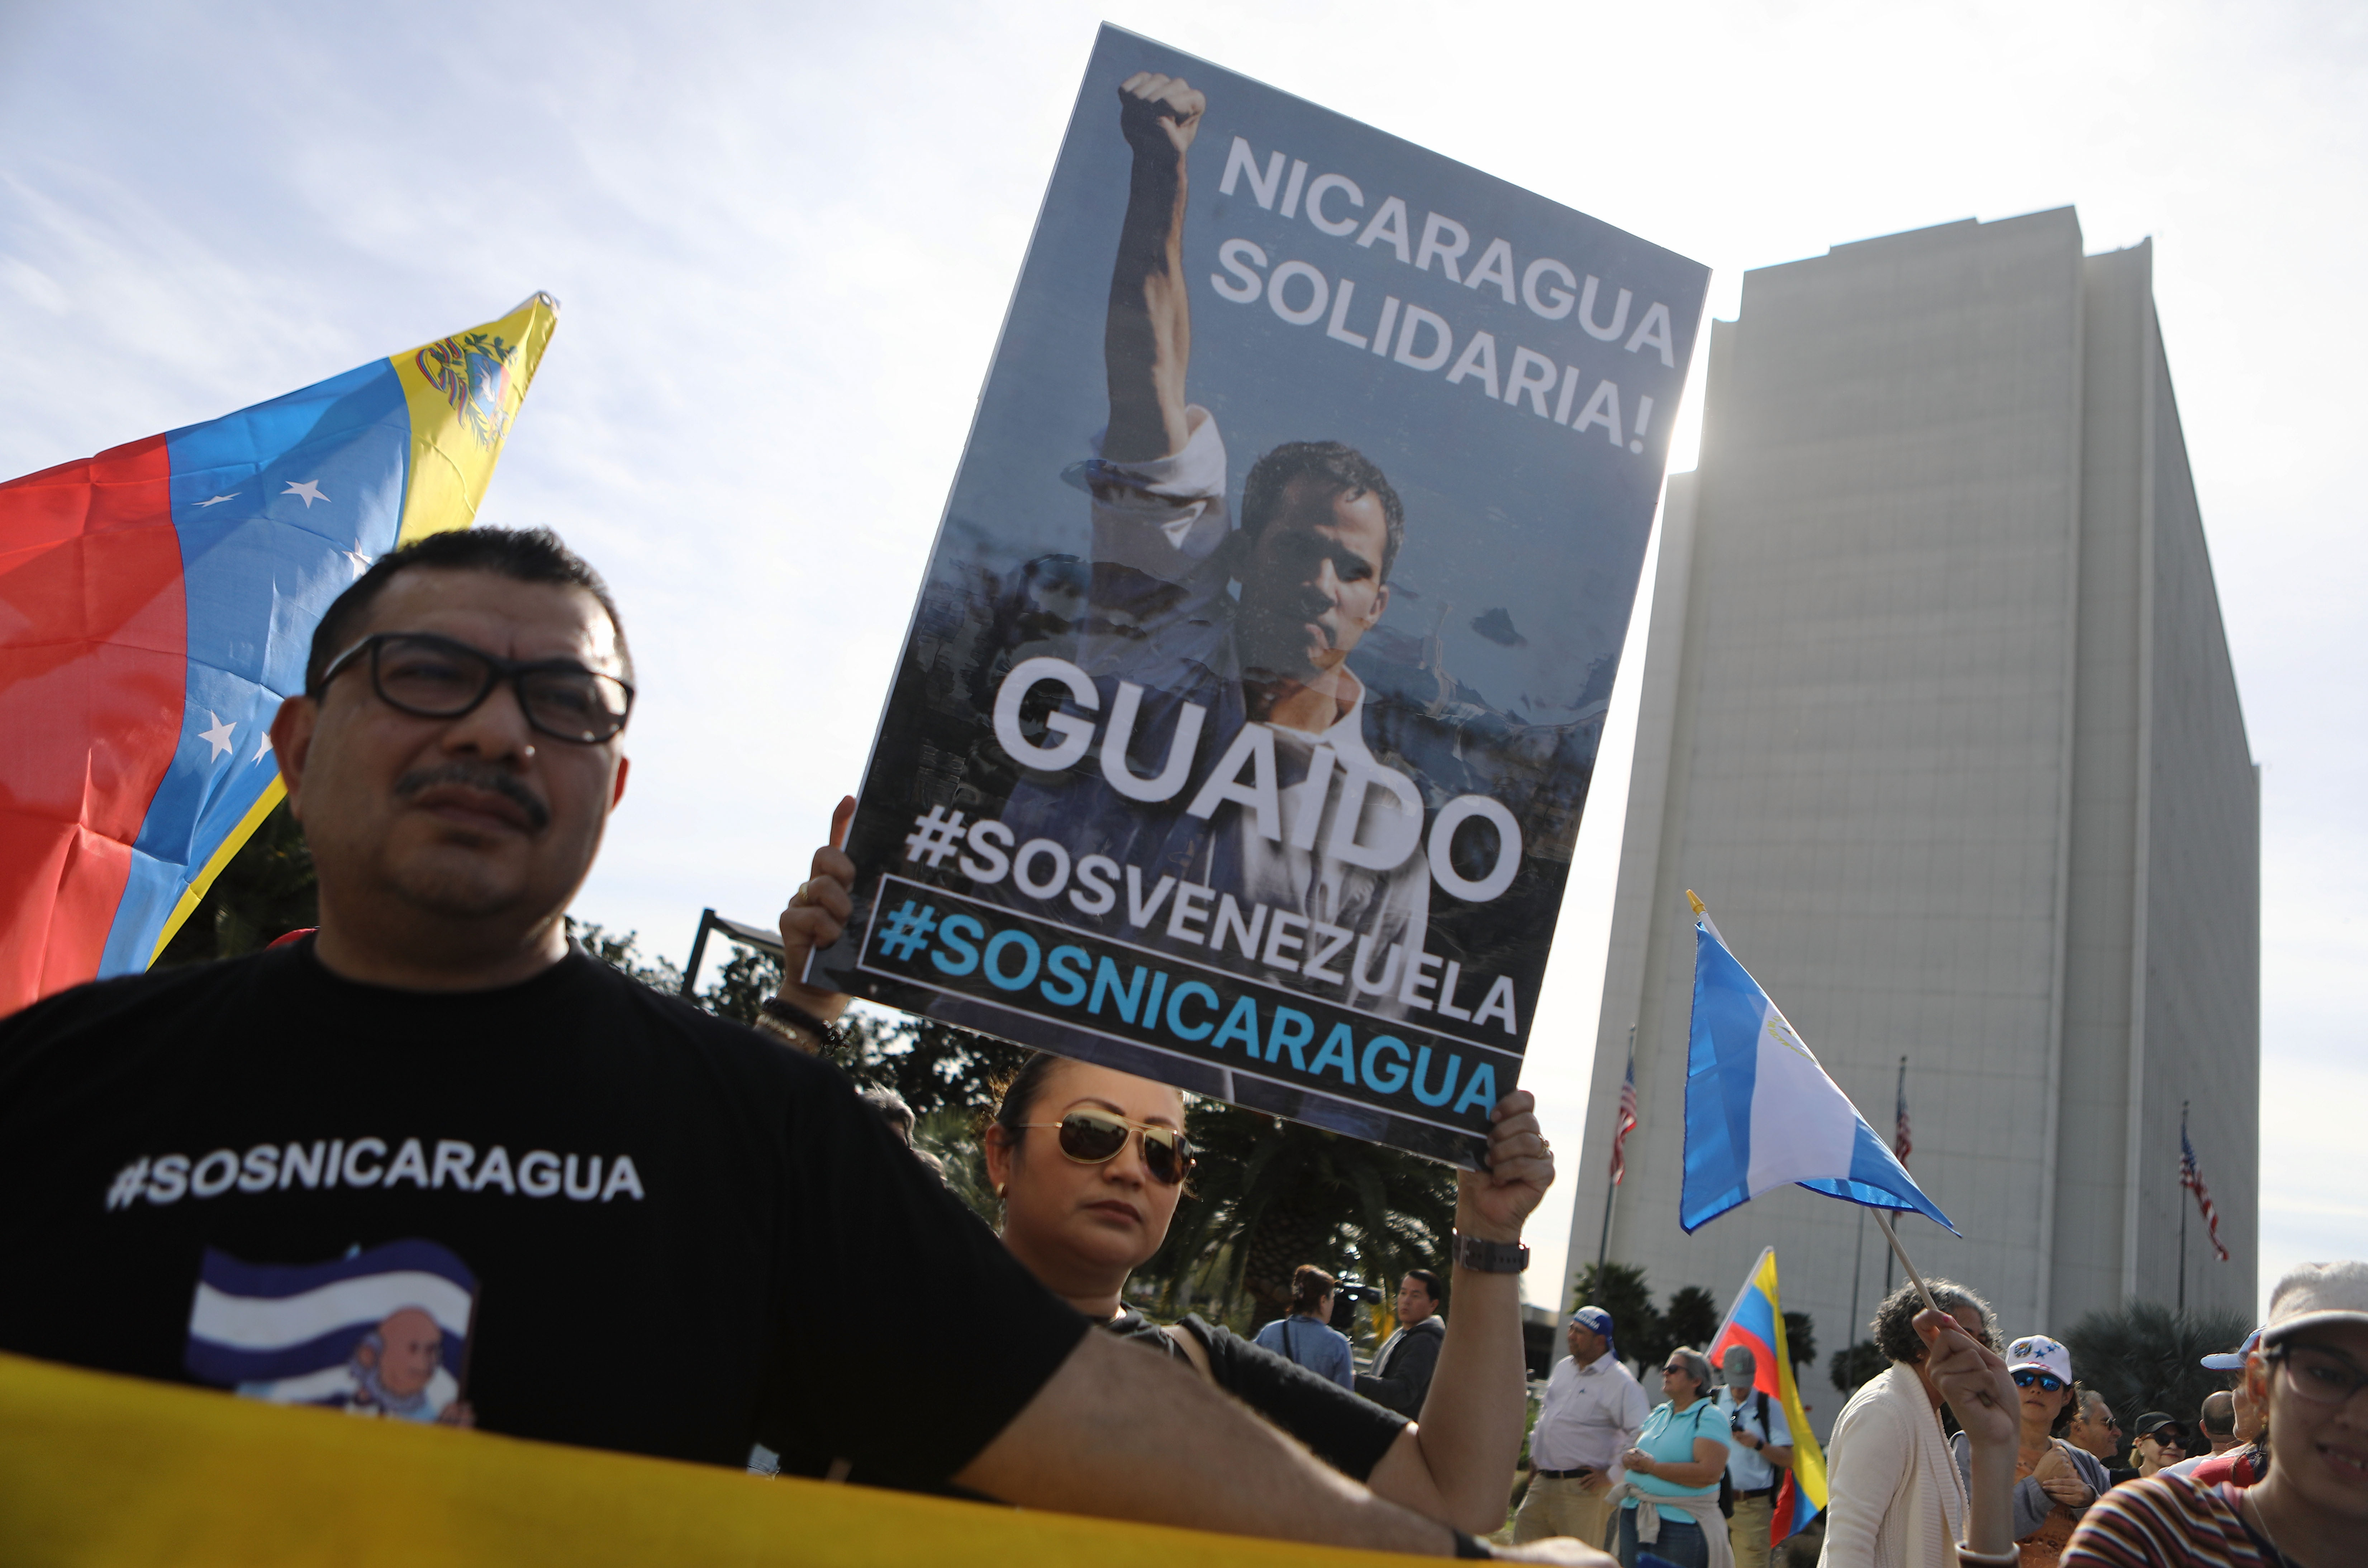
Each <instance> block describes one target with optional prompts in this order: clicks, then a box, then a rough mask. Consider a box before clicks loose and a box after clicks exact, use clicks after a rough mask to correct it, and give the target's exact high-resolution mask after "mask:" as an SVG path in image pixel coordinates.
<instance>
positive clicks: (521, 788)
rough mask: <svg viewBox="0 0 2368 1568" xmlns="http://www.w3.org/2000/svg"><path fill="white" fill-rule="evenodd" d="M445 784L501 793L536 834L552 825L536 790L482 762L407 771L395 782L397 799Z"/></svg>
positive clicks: (401, 799) (455, 763) (549, 809)
mask: <svg viewBox="0 0 2368 1568" xmlns="http://www.w3.org/2000/svg"><path fill="white" fill-rule="evenodd" d="M445 784H458V785H460V786H461V788H462V789H465V790H484V792H485V793H486V794H489V795H499V796H500V797H501V798H502V799H503V800H505V801H508V802H509V803H510V804H512V805H514V806H516V807H517V808H518V810H519V811H521V812H525V813H526V820H527V825H528V826H529V827H531V828H532V829H533V830H534V831H535V832H537V833H541V831H542V830H543V829H544V828H546V827H549V826H550V825H551V808H550V807H549V806H546V805H544V804H543V803H542V801H541V800H539V799H537V798H536V796H535V793H534V791H533V790H529V789H528V788H527V787H526V786H525V785H523V784H521V783H519V782H518V778H516V777H515V776H514V775H512V774H510V773H508V772H506V771H505V770H503V769H501V768H498V767H491V766H489V765H487V764H485V763H481V762H448V763H446V764H444V766H442V767H422V768H419V769H417V770H416V771H414V772H410V773H406V774H404V776H403V777H402V778H398V779H396V780H395V781H394V798H395V799H396V800H398V801H408V800H410V799H411V798H412V797H413V796H415V795H417V794H420V793H422V792H423V791H425V790H433V789H436V788H438V786H440V785H445Z"/></svg>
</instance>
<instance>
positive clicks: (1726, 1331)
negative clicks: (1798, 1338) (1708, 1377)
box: [1710, 1247, 1826, 1546]
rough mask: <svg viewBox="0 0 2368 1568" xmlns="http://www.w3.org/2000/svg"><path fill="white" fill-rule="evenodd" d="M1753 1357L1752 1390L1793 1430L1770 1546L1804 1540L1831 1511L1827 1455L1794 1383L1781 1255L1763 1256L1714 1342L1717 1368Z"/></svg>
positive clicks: (1769, 1253)
mask: <svg viewBox="0 0 2368 1568" xmlns="http://www.w3.org/2000/svg"><path fill="white" fill-rule="evenodd" d="M1735 1345H1740V1346H1743V1347H1744V1348H1745V1349H1746V1350H1748V1351H1750V1352H1751V1360H1752V1364H1753V1365H1754V1366H1755V1367H1756V1368H1757V1369H1758V1371H1757V1373H1756V1374H1755V1375H1754V1376H1753V1378H1752V1386H1753V1387H1754V1388H1756V1389H1758V1390H1759V1392H1762V1393H1765V1394H1766V1395H1767V1396H1768V1397H1769V1398H1770V1399H1772V1400H1774V1401H1776V1402H1777V1403H1779V1404H1781V1405H1782V1406H1783V1408H1784V1422H1785V1425H1787V1426H1790V1427H1792V1428H1793V1463H1792V1465H1791V1467H1790V1468H1789V1469H1787V1470H1786V1471H1784V1484H1783V1486H1782V1489H1781V1490H1780V1491H1778V1492H1777V1494H1776V1513H1775V1517H1774V1518H1773V1519H1772V1520H1770V1524H1769V1527H1768V1528H1769V1534H1768V1543H1769V1544H1770V1546H1773V1545H1775V1544H1776V1543H1777V1542H1778V1541H1781V1540H1787V1539H1788V1538H1790V1537H1792V1536H1794V1535H1797V1534H1799V1533H1800V1532H1801V1531H1802V1530H1804V1529H1806V1528H1808V1525H1809V1521H1810V1520H1812V1519H1814V1518H1816V1517H1817V1516H1818V1515H1819V1514H1821V1513H1823V1512H1824V1511H1825V1506H1826V1454H1825V1450H1824V1449H1820V1448H1818V1447H1817V1437H1816V1433H1814V1432H1812V1431H1810V1430H1809V1416H1808V1413H1807V1412H1806V1411H1804V1410H1803V1409H1802V1408H1801V1391H1800V1388H1799V1387H1798V1385H1796V1384H1795V1383H1794V1382H1793V1358H1792V1355H1791V1346H1788V1345H1786V1344H1785V1342H1784V1299H1783V1296H1782V1292H1780V1291H1779V1290H1777V1288H1776V1249H1775V1248H1774V1247H1769V1248H1767V1249H1766V1250H1765V1251H1763V1252H1761V1253H1760V1255H1759V1262H1758V1263H1756V1264H1754V1265H1752V1267H1751V1274H1750V1277H1749V1278H1747V1279H1745V1280H1744V1282H1743V1289H1742V1290H1740V1291H1739V1292H1737V1293H1736V1298H1735V1305H1733V1306H1731V1307H1729V1308H1727V1310H1726V1321H1725V1323H1723V1324H1719V1327H1718V1334H1717V1335H1716V1336H1715V1337H1713V1339H1712V1340H1711V1342H1710V1359H1711V1365H1712V1366H1713V1367H1714V1366H1717V1365H1718V1364H1719V1362H1720V1360H1721V1359H1722V1358H1725V1355H1726V1352H1727V1347H1728V1346H1735Z"/></svg>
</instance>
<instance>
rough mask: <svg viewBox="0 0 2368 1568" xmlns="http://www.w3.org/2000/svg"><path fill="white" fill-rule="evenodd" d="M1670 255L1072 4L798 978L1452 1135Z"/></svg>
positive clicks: (1558, 749)
mask: <svg viewBox="0 0 2368 1568" xmlns="http://www.w3.org/2000/svg"><path fill="white" fill-rule="evenodd" d="M1589 144H1590V143H1589V140H1588V138H1587V137H1585V136H1582V135H1578V134H1577V133H1576V132H1575V133H1574V142H1573V146H1572V149H1571V152H1572V153H1573V155H1574V156H1575V157H1579V158H1580V163H1579V165H1578V167H1579V169H1580V172H1581V174H1582V176H1583V172H1584V166H1585V165H1584V157H1583V153H1584V149H1585V147H1586V146H1588V145H1589ZM1641 145H1642V146H1643V147H1645V148H1647V149H1648V148H1649V139H1647V140H1646V141H1645V142H1644V143H1642V144H1641ZM1623 155H1629V154H1623ZM1707 282H1708V272H1707V270H1706V269H1705V268H1703V267H1700V266H1698V265H1697V264H1695V263H1692V262H1690V261H1687V260H1685V259H1684V258H1682V257H1679V256H1675V255H1672V254H1671V253H1670V252H1668V251H1666V250H1663V249H1661V248H1659V247H1658V246H1656V245H1652V244H1647V243H1645V241H1642V240H1639V239H1636V238H1635V237H1634V236H1632V235H1629V234H1626V233H1622V232H1621V231H1619V230H1616V229H1614V228H1611V226H1609V225H1608V224H1605V223H1601V222H1597V221H1596V220H1594V219H1591V218H1588V217H1586V216H1585V215H1583V214H1581V213H1578V212H1576V211H1573V210H1570V209H1568V208H1566V207H1563V206H1561V205H1558V204H1557V203H1554V202H1552V201H1549V200H1547V199H1544V198H1542V197H1539V196H1536V195H1533V194H1531V193H1530V192H1528V191H1525V190H1522V189H1520V188H1519V187H1514V186H1511V185H1508V184H1507V183H1505V182H1504V181H1501V180H1497V179H1495V178H1492V177H1490V176H1486V175H1483V174H1480V173H1478V172H1477V171H1475V170H1473V169H1470V168H1467V167H1465V166H1463V165H1459V164H1456V163H1453V162H1452V161H1450V160H1448V159H1446V158H1442V157H1440V156H1438V155H1436V154H1434V153H1428V152H1425V151H1424V150H1422V149H1421V148H1418V147H1415V146H1413V145H1411V144H1409V143H1407V142H1403V141H1400V140H1398V139H1397V138H1395V137H1392V136H1389V135H1386V134H1384V133H1383V132H1381V131H1375V130H1372V128H1370V127H1367V126H1363V125H1360V124H1358V123H1356V122H1355V121H1352V120H1349V119H1344V118H1342V117H1341V116H1338V115H1336V114H1332V113H1328V112H1326V110H1323V109H1320V108H1315V106H1313V105H1311V104H1307V103H1305V102H1303V101H1301V100H1299V99H1296V98H1293V97H1289V96H1288V95H1285V94H1282V93H1279V92H1276V91H1274V90H1273V89H1271V88H1269V87H1264V86H1261V85H1258V84H1257V83H1254V82H1250V81H1247V80H1245V79H1244V78H1242V77H1239V76H1236V75H1234V74H1231V73H1229V72H1225V71H1223V70H1220V69H1218V68H1216V67H1214V66H1212V65H1210V64H1208V63H1207V62H1203V61H1201V60H1197V59H1194V58H1191V57H1190V56H1186V55H1182V54H1179V53H1178V52H1177V51H1173V50H1168V49H1165V48H1162V47H1161V46H1159V45H1156V44H1154V43H1152V42H1149V41H1148V40H1144V39H1141V38H1137V37H1135V36H1133V35H1132V34H1129V33H1125V32H1122V31H1120V30H1119V29H1116V28H1107V27H1106V28H1103V29H1102V30H1101V33H1100V35H1099V40H1097V43H1096V46H1095V49H1094V51H1093V56H1092V60H1091V62H1090V63H1089V64H1088V66H1087V73H1086V80H1085V84H1084V85H1083V87H1082V89H1081V90H1080V92H1079V95H1078V99H1077V104H1076V110H1075V112H1074V115H1073V117H1072V119H1071V121H1070V126H1069V131H1068V135H1067V138H1066V140H1065V141H1064V143H1063V146H1062V149H1061V154H1060V158H1059V162H1058V164H1057V165H1056V167H1055V170H1054V173H1053V182H1052V187H1051V190H1050V192H1049V194H1048V196H1047V198H1046V200H1045V204H1044V208H1043V211H1042V217H1041V219H1040V221H1039V223H1038V226H1037V230H1036V233H1035V237H1034V240H1033V242H1032V243H1031V244H1030V250H1029V253H1028V258H1027V262H1026V265H1025V267H1024V268H1023V270H1022V273H1021V276H1020V279H1019V288H1018V290H1017V293H1016V295H1015V297H1014V300H1013V302H1012V306H1011V311H1010V314H1009V316H1008V320H1007V323H1006V325H1005V328H1004V333H1003V337H1002V340H1001V342H1000V344H999V345H998V347H997V348H996V355H995V358H994V361H993V364H992V366H991V368H990V370H989V373H988V377H987V383H986V390H985V394H984V395H983V397H982V399H981V402H980V405H979V409H978V414H977V417H976V423H975V425H974V426H973V430H972V434H971V439H970V443H969V446H968V448H967V449H966V450H965V451H964V454H963V457H962V466H961V469H960V471H959V473H958V475H957V477H956V479H955V482H954V485H953V489H952V493H951V497H950V500H949V503H948V506H947V509H946V513H945V516H944V518H943V521H942V523H941V525H940V528H939V535H938V539H937V543H936V547H935V550H934V551H933V553H932V555H931V558H930V561H929V565H928V574H927V577H926V580H925V582H924V584H923V586H922V589H921V594H920V598H919V602H918V605H917V607H916V610H915V613H914V618H913V621H912V624H911V630H910V631H909V633H908V636H907V638H906V642H905V649H904V653H903V656H902V658H901V661H900V663H899V665H898V668H897V671H896V676H895V683H894V689H893V692H892V694H891V697H890V700H889V703H888V707H887V710H886V712H885V714H884V715H883V719H882V725H881V730H880V733H879V736H878V738H877V740H876V742H875V744H874V748H873V752H872V756H871V765H870V767H869V768H868V770H867V772H866V775H865V778H864V785H863V790H862V793H861V796H860V809H859V812H858V813H857V818H856V823H855V826H854V829H853V831H852V834H851V836H850V841H849V845H848V848H849V852H850V853H851V854H852V855H853V856H854V858H855V860H856V863H857V866H858V868H859V871H860V877H859V881H858V886H857V893H856V917H855V919H854V921H853V922H852V923H851V924H850V926H849V927H848V935H847V936H846V937H845V938H844V939H843V940H842V941H841V942H839V943H838V944H837V946H836V947H834V948H832V949H829V950H827V951H825V952H823V953H819V954H817V955H816V956H815V958H814V960H813V962H812V964H811V966H810V968H809V970H808V974H809V976H810V977H811V978H813V979H814V980H815V981H816V982H817V983H828V984H830V985H833V986H835V987H838V988H841V989H844V990H847V991H849V992H852V993H854V994H859V995H865V996H870V997H872V998H875V999H877V1000H881V1001H884V1002H888V1003H892V1004H894V1005H895V1006H901V1007H905V1008H909V1009H912V1010H915V1011H917V1012H923V1013H927V1014H930V1015H933V1016H936V1017H941V1018H944V1019H946V1020H947V1021H950V1022H953V1023H959V1024H962V1025H967V1026H969V1027H972V1028H979V1029H983V1030H985V1031H987V1032H989V1033H992V1034H996V1035H999V1036H1002V1037H1004V1038H1006V1039H1009V1040H1019V1041H1021V1042H1023V1043H1027V1044H1031V1045H1036V1046H1040V1047H1043V1048H1046V1049H1049V1050H1053V1051H1060V1052H1062V1053H1064V1054H1067V1055H1072V1056H1076V1057H1082V1058H1085V1059H1087V1060H1091V1061H1096V1062H1103V1063H1105V1064H1108V1065H1110V1066H1114V1067H1119V1068H1122V1069H1124V1070H1126V1071H1129V1072H1134V1073H1140V1074H1146V1075H1148V1076H1152V1077H1156V1078H1160V1079H1164V1080H1166V1081H1168V1082H1171V1083H1175V1084H1177V1085H1180V1086H1182V1087H1185V1088H1187V1089H1190V1090H1193V1091H1196V1092H1200V1093H1205V1094H1211V1095H1214V1096H1220V1097H1222V1098H1224V1099H1227V1100H1230V1101H1233V1102H1235V1103H1236V1104H1239V1105H1244V1106H1249V1107H1253V1108H1258V1109H1260V1110H1265V1111H1269V1112H1271V1113H1274V1114H1278V1115H1283V1116H1289V1117H1293V1118H1296V1119H1301V1120H1304V1121H1308V1122H1312V1123H1315V1124H1316V1125H1319V1126H1323V1127H1327V1128H1330V1129H1333V1130H1335V1131H1343V1132H1349V1133H1352V1134H1354V1135H1356V1136H1360V1137H1364V1138H1369V1139H1373V1140H1377V1141H1382V1142H1391V1143H1395V1144H1397V1145H1399V1146H1401V1147H1405V1148H1408V1149H1412V1150H1415V1151H1417V1152H1418V1153H1426V1154H1429V1155H1432V1156H1434V1157H1437V1158H1440V1159H1445V1160H1450V1161H1452V1162H1455V1163H1458V1164H1465V1165H1469V1164H1473V1163H1474V1161H1475V1159H1476V1156H1477V1155H1478V1153H1479V1152H1480V1151H1481V1149H1482V1148H1483V1147H1484V1145H1485V1130H1486V1127H1487V1125H1488V1112H1489V1109H1490V1108H1491V1107H1492V1106H1493V1105H1494V1104H1495V1102H1496V1100H1497V1098H1498V1097H1499V1096H1502V1095H1503V1094H1504V1093H1506V1092H1507V1091H1508V1090H1509V1089H1510V1088H1512V1087H1513V1085H1514V1082H1515V1080H1516V1078H1517V1077H1518V1075H1519V1072H1520V1062H1521V1057H1522V1052H1523V1050H1524V1048H1525V1046H1526V1044H1527V1042H1528V1039H1529V1029H1530V1025H1531V1017H1532V1016H1533V1014H1534V1012H1535V1008H1536V1004H1537V997H1538V989H1539V985H1540V983H1541V982H1542V980H1543V974H1544V971H1545V961H1546V955H1547V951H1548V949H1549V946H1550V944H1551V941H1552V937H1553V931H1554V920H1555V916H1556V914H1557V912H1558V910H1559V908H1560V905H1561V901H1562V895H1563V888H1564V883H1565V880H1566V876H1567V872H1568V868H1569V861H1570V855H1571V849H1572V845H1573V841H1574V839H1575V838H1576V836H1577V830H1578V823H1579V815H1580V812H1581V809H1582V807H1583V806H1584V804H1585V801H1586V797H1587V786H1588V778H1589V777H1590V775H1591V773H1592V771H1593V767H1594V763H1595V752H1596V745H1597V742H1598V739H1599V737H1600V733H1601V731H1602V727H1603V719H1604V713H1605V710H1606V708H1607V706H1608V702H1609V699H1610V697H1611V682H1612V676H1613V673H1614V670H1615V667H1616V665H1617V663H1618V659H1619V653H1620V646H1621V642H1622V637H1623V636H1624V634H1625V632H1626V630H1627V625H1628V618H1629V613H1630V609H1631V606H1632V604H1633V602H1634V597H1635V589H1636V582H1637V576H1638V573H1639V570H1640V567H1641V563H1642V560H1643V556H1644V551H1645V540H1646V536H1647V533H1648V531H1649V529H1650V527H1651V523H1652V517H1653V512H1654V508H1655V506H1656V502H1657V499H1658V495H1659V492H1660V486H1661V479H1662V473H1663V469H1664V466H1665V460H1666V456H1667V440H1668V429H1669V425H1670V423H1671V415H1672V414H1673V413H1674V411H1675V409H1676V405H1677V401H1678V397H1679V391H1680V389H1681V387H1682V385H1683V382H1684V379H1685V372H1686V366H1687V363H1688V359H1689V357H1690V356H1691V351H1692V348H1693V345H1694V338H1695V333H1696V329H1697V326H1698V324H1699V321H1700V317H1701V313H1702V301H1703V296H1704V291H1705V289H1706V286H1707Z"/></svg>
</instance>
